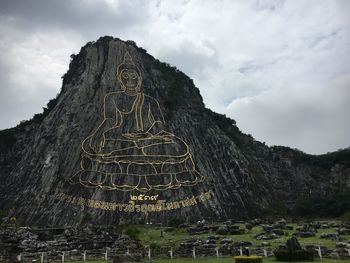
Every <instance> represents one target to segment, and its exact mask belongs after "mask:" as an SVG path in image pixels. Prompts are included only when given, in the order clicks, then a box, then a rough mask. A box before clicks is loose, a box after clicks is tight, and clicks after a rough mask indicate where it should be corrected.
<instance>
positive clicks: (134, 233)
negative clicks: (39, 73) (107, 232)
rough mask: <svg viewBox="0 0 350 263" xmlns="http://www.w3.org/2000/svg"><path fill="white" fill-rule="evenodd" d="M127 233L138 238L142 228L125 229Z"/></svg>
mask: <svg viewBox="0 0 350 263" xmlns="http://www.w3.org/2000/svg"><path fill="white" fill-rule="evenodd" d="M125 234H126V235H128V236H129V237H131V238H134V239H136V238H137V236H138V234H140V230H139V229H137V228H136V227H129V228H127V229H126V230H125Z"/></svg>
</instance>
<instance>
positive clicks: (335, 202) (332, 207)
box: [292, 191, 350, 217]
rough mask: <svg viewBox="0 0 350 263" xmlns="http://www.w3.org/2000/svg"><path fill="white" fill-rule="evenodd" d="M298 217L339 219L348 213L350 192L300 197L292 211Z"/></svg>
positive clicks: (349, 210) (349, 209)
mask: <svg viewBox="0 0 350 263" xmlns="http://www.w3.org/2000/svg"><path fill="white" fill-rule="evenodd" d="M292 212H293V214H294V215H295V216H300V217H339V216H343V215H344V214H345V213H346V212H350V192H349V191H348V192H340V193H335V194H332V195H325V196H321V195H314V196H307V197H300V198H299V199H298V200H297V202H296V204H295V206H294V209H293V210H292Z"/></svg>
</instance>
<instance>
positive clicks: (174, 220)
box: [168, 217, 185, 227]
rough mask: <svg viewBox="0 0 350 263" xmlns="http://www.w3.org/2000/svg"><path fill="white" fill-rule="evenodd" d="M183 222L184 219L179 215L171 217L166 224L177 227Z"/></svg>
mask: <svg viewBox="0 0 350 263" xmlns="http://www.w3.org/2000/svg"><path fill="white" fill-rule="evenodd" d="M183 223H185V220H184V219H183V218H179V217H171V218H170V219H169V221H168V226H170V227H179V225H181V224H183Z"/></svg>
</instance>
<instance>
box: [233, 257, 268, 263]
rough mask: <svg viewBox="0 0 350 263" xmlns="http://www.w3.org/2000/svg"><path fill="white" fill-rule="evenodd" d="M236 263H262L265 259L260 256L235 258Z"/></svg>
mask: <svg viewBox="0 0 350 263" xmlns="http://www.w3.org/2000/svg"><path fill="white" fill-rule="evenodd" d="M234 259H235V262H236V263H262V262H263V258H262V257H260V256H236V257H234Z"/></svg>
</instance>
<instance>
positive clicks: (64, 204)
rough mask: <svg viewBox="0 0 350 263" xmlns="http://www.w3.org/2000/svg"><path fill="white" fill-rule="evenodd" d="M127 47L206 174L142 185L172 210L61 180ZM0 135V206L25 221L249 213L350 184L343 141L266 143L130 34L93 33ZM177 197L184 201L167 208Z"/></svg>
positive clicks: (114, 86)
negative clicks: (42, 95) (44, 101)
mask: <svg viewBox="0 0 350 263" xmlns="http://www.w3.org/2000/svg"><path fill="white" fill-rule="evenodd" d="M126 52H129V53H130V55H131V57H132V59H133V61H134V63H135V64H136V65H137V66H138V68H139V69H140V71H141V74H142V76H143V82H142V90H143V92H144V93H145V94H147V95H149V96H151V97H153V98H155V99H156V100H157V101H158V102H159V106H160V108H161V109H162V111H163V113H164V118H165V120H166V122H165V126H166V127H165V129H166V130H167V131H170V132H172V133H174V134H176V135H178V136H180V137H181V138H182V139H183V140H184V141H185V142H186V143H188V145H189V150H190V152H191V154H192V155H193V161H194V163H195V164H196V169H197V171H198V172H199V173H200V174H201V175H202V176H204V177H205V180H204V181H203V182H201V183H198V184H197V185H196V186H194V187H180V188H179V189H170V190H166V191H161V192H152V191H151V192H149V193H147V194H149V195H150V196H155V195H156V194H159V198H160V199H162V200H166V201H167V202H168V205H169V207H171V209H170V208H169V209H168V210H164V209H163V210H162V209H161V208H160V209H158V208H157V207H155V206H151V208H150V209H151V210H147V211H146V210H143V211H144V212H142V209H143V208H144V207H141V206H140V207H138V208H137V207H136V208H135V207H133V206H130V207H129V206H126V204H130V201H131V197H130V195H131V194H132V195H134V196H138V195H139V194H144V193H140V192H137V191H135V192H132V193H130V192H123V191H106V190H103V189H99V188H86V187H83V186H81V185H79V184H78V185H72V184H69V183H68V182H67V181H66V179H67V178H69V177H71V176H72V175H73V174H74V173H76V172H77V171H79V169H80V161H81V155H82V149H81V143H82V141H83V139H84V138H87V137H88V136H89V135H91V133H92V132H93V131H94V130H95V129H96V127H97V126H98V124H99V123H101V121H102V117H103V105H104V96H105V94H107V93H109V92H113V91H117V90H120V86H119V85H118V83H116V70H117V66H118V65H119V64H120V63H121V62H122V60H123V57H124V54H125V53H126ZM0 137H1V138H0V148H1V151H0V165H1V166H0V180H1V182H2V183H1V185H0V209H1V210H2V211H4V213H5V214H6V216H7V217H8V218H10V217H16V218H17V220H18V221H20V222H21V223H23V224H32V223H36V224H45V225H51V226H57V225H70V224H75V223H78V222H81V221H82V220H84V218H85V219H86V217H84V216H86V215H87V214H88V215H90V216H89V217H88V219H89V220H91V221H92V222H95V223H100V224H115V223H121V222H124V223H125V222H134V223H137V222H145V221H166V220H167V219H169V218H170V217H183V218H186V219H187V220H189V221H195V220H199V219H203V218H206V219H215V220H223V219H227V218H235V219H238V218H247V217H249V216H256V215H262V211H268V209H271V208H274V207H275V205H276V203H283V204H287V205H288V206H292V205H293V204H294V202H295V200H296V199H297V198H298V197H300V196H302V195H310V194H311V193H312V194H316V195H317V194H318V193H322V194H325V193H334V192H337V191H344V190H345V191H346V190H347V191H348V190H349V187H350V176H349V174H350V163H349V160H350V150H349V149H348V150H344V151H340V152H336V153H331V154H328V155H323V156H312V155H307V154H304V153H302V152H300V151H297V150H292V149H289V148H286V147H267V146H266V145H265V144H263V143H260V142H258V141H256V140H254V139H253V138H252V137H251V136H249V135H246V134H243V133H242V132H241V131H240V130H239V128H238V127H237V126H236V124H235V121H234V120H231V119H229V118H227V117H226V116H224V115H221V114H217V113H215V112H212V111H211V110H209V109H207V108H205V106H204V103H203V100H202V97H201V95H200V93H199V90H198V88H196V87H195V86H194V84H193V81H192V80H191V79H190V78H189V77H187V76H186V75H184V74H183V73H182V72H180V71H179V70H177V69H176V68H174V67H171V66H169V65H168V64H166V63H162V62H160V61H158V60H157V59H155V58H153V57H152V56H151V55H149V54H148V53H147V52H146V51H145V50H143V49H142V48H139V47H137V46H136V45H135V43H134V42H132V41H126V42H124V41H121V40H119V39H115V38H112V37H102V38H100V39H98V40H97V41H96V42H89V43H87V44H86V45H85V46H84V47H82V49H81V51H80V52H79V54H77V55H72V61H71V63H70V67H69V70H68V72H67V73H66V74H65V75H64V77H63V85H62V90H61V93H60V94H59V95H58V97H57V98H56V99H54V100H52V101H50V103H49V104H48V107H47V109H45V110H44V113H43V114H38V115H36V116H34V118H33V119H32V120H31V121H27V122H23V123H21V124H19V125H18V126H17V127H16V128H13V129H9V130H5V131H1V133H0ZM205 194H206V195H205ZM141 198H142V199H144V198H145V197H144V196H143V197H141ZM137 200H139V199H137ZM201 200H202V201H201ZM203 200H204V201H203ZM178 201H181V202H178ZM174 202H175V203H174ZM176 202H178V203H176ZM145 203H146V205H147V202H145ZM120 204H123V206H120ZM176 205H179V206H181V208H180V209H172V208H174V207H175V208H176ZM146 208H147V207H146ZM146 208H145V209H146ZM147 209H149V208H147ZM152 209H153V210H152ZM138 210H140V212H139V211H138ZM145 211H146V212H145Z"/></svg>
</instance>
